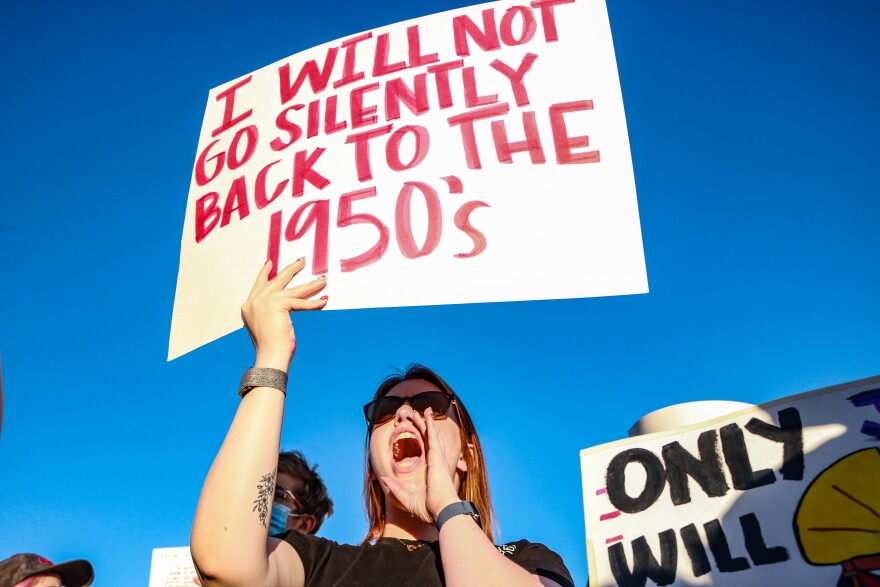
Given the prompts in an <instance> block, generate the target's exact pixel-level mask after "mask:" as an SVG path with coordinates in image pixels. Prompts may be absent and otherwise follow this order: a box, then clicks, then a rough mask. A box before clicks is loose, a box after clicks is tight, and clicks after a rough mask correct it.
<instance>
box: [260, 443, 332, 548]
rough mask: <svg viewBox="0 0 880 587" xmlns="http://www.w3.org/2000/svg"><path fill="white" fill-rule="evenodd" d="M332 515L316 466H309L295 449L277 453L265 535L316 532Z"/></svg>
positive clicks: (303, 456) (325, 489) (330, 505)
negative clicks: (271, 498)
mask: <svg viewBox="0 0 880 587" xmlns="http://www.w3.org/2000/svg"><path fill="white" fill-rule="evenodd" d="M332 515H333V500H331V499H330V496H329V495H328V494H327V487H325V486H324V481H323V480H322V479H321V476H320V475H318V466H317V465H315V466H310V465H309V462H308V461H307V460H306V457H305V455H303V454H302V453H301V452H300V451H298V450H291V451H282V452H280V453H279V454H278V473H277V476H276V479H275V497H274V499H273V503H272V518H271V521H270V523H269V535H270V536H272V535H275V534H281V533H282V532H286V531H287V530H296V531H297V532H302V533H303V534H317V533H318V530H319V529H320V528H321V524H323V523H324V520H326V519H327V518H329V517H330V516H332Z"/></svg>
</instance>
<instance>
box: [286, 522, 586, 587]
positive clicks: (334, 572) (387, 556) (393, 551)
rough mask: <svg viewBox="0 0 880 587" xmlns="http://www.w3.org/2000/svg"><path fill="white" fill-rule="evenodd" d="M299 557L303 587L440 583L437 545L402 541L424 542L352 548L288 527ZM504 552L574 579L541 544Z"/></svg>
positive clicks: (566, 582) (569, 586) (567, 586)
mask: <svg viewBox="0 0 880 587" xmlns="http://www.w3.org/2000/svg"><path fill="white" fill-rule="evenodd" d="M279 538H282V539H283V540H284V541H285V542H287V543H288V544H290V545H291V546H293V548H294V549H295V550H296V552H297V553H298V554H299V557H300V559H302V563H303V568H305V571H306V586H307V587H335V586H338V587H348V586H353V587H380V586H384V585H392V586H393V587H407V586H409V585H412V586H416V585H417V586H419V587H422V586H425V587H443V585H444V584H445V583H444V580H443V565H442V564H441V562H440V545H439V544H437V543H436V542H435V543H428V544H425V543H418V542H414V541H404V542H406V543H408V544H412V545H417V544H424V545H423V546H421V547H419V548H417V549H415V550H412V551H409V550H407V547H406V545H404V544H401V543H400V542H399V541H398V540H397V539H395V538H381V539H379V540H378V541H377V542H376V543H375V544H367V545H366V546H354V545H351V544H338V543H336V542H333V541H332V540H327V539H326V538H319V537H318V536H311V535H308V534H301V533H300V532H295V531H291V532H288V533H287V535H286V536H285V535H281V536H279ZM497 548H498V550H499V552H501V553H502V554H503V555H504V556H506V557H507V558H509V559H510V560H512V561H513V562H515V563H516V564H518V565H519V566H521V567H522V568H524V569H525V570H527V571H528V572H530V573H532V574H533V575H539V576H541V577H546V578H548V579H552V580H554V581H556V582H557V583H559V584H560V585H562V586H563V587H573V586H574V582H573V581H572V579H571V575H570V574H569V572H568V569H566V568H565V563H563V562H562V558H561V557H560V556H559V555H558V554H556V553H555V552H553V551H552V550H550V549H549V548H547V547H546V546H544V545H543V544H537V543H531V542H529V541H527V540H519V541H517V542H510V543H508V544H503V545H501V546H498V547H497Z"/></svg>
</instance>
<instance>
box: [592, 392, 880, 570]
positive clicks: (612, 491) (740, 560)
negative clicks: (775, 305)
mask: <svg viewBox="0 0 880 587" xmlns="http://www.w3.org/2000/svg"><path fill="white" fill-rule="evenodd" d="M878 410H880V377H874V378H872V379H865V380H861V381H856V382H853V383H848V384H845V385H839V386H835V387H829V388H826V389H821V390H818V391H814V392H809V393H804V394H800V395H796V396H792V397H789V398H785V399H781V400H778V401H774V402H771V403H768V404H764V405H762V406H757V407H755V408H748V409H744V410H741V411H738V412H735V413H733V414H730V415H727V416H722V417H720V418H716V419H714V420H710V421H708V422H704V423H701V424H695V425H692V426H688V427H685V428H681V429H678V430H672V431H668V432H661V433H656V434H649V435H644V436H637V437H635V438H630V439H626V440H621V441H617V442H613V443H610V444H605V445H601V446H597V447H594V448H589V449H585V450H583V451H581V470H582V474H583V489H584V511H585V521H586V528H587V556H588V559H589V567H590V580H589V582H590V585H591V586H592V587H611V586H620V587H643V586H645V585H649V586H650V585H734V586H739V585H742V586H748V587H755V586H758V585H798V584H800V585H828V586H834V585H838V582H837V581H838V579H840V578H841V576H844V577H846V579H847V581H850V582H845V583H840V585H852V586H853V587H858V586H862V587H865V586H874V585H878V584H880V583H878V581H880V579H878V576H880V575H878V573H880V423H878V422H877V420H880V414H878ZM872 581H873V582H872Z"/></svg>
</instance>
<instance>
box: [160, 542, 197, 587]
mask: <svg viewBox="0 0 880 587" xmlns="http://www.w3.org/2000/svg"><path fill="white" fill-rule="evenodd" d="M195 578H196V569H195V567H194V566H193V560H192V555H191V554H190V552H189V547H188V546H179V547H172V548H154V549H153V560H152V563H151V564H150V587H193V586H194V585H196V582H195Z"/></svg>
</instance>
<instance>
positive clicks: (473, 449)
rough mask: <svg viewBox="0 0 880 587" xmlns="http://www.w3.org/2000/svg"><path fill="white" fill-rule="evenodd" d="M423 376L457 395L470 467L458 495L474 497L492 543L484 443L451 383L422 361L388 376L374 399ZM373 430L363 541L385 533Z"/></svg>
mask: <svg viewBox="0 0 880 587" xmlns="http://www.w3.org/2000/svg"><path fill="white" fill-rule="evenodd" d="M412 379H421V380H423V381H427V382H428V383H433V384H434V385H436V386H437V388H438V389H440V390H442V391H445V392H446V393H448V394H449V395H451V396H452V397H454V398H455V408H456V410H457V414H458V421H459V431H460V434H461V450H462V453H463V456H464V461H465V464H466V465H467V471H465V472H464V473H462V474H461V482H460V483H459V486H458V497H460V498H461V499H463V500H466V501H472V502H473V503H474V505H476V506H477V511H478V512H479V513H480V520H481V522H482V525H483V532H485V533H486V536H488V537H489V540H491V541H492V542H493V543H494V542H495V532H494V530H495V512H494V510H493V508H492V497H491V495H490V494H489V474H488V472H487V471H486V461H485V459H484V458H483V447H482V446H481V445H480V438H479V437H478V436H477V430H476V428H474V422H473V420H471V417H470V415H469V414H468V412H467V409H465V407H464V404H463V403H462V401H461V398H459V397H458V396H457V395H456V394H455V392H454V391H453V390H452V388H451V387H449V384H448V383H446V382H445V381H443V379H442V378H441V377H440V376H439V375H437V374H436V373H435V372H434V371H432V370H431V369H429V368H427V367H425V366H423V365H418V364H414V365H410V366H409V367H407V369H406V371H404V372H397V373H394V374H393V375H391V376H389V377H387V378H386V379H385V380H384V381H383V382H382V383H381V384H380V385H379V388H378V389H377V390H376V393H375V394H373V399H374V400H377V399H379V398H380V397H385V396H386V395H388V392H389V391H391V389H392V388H393V387H394V386H395V385H397V384H398V383H402V382H404V381H409V380H412ZM370 433H371V430H367V439H366V446H365V449H364V505H365V507H366V510H367V521H368V522H369V524H370V527H369V529H368V530H367V536H366V538H364V541H363V544H366V543H367V542H371V541H373V540H377V539H379V538H381V537H382V534H384V533H385V516H386V513H387V510H386V505H385V494H384V492H383V491H382V487H381V485H380V483H379V480H378V479H377V478H376V476H375V475H374V474H373V468H372V466H371V465H370Z"/></svg>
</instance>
